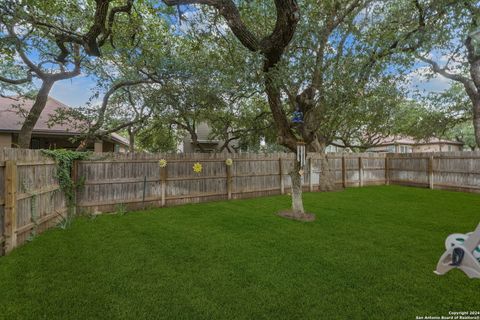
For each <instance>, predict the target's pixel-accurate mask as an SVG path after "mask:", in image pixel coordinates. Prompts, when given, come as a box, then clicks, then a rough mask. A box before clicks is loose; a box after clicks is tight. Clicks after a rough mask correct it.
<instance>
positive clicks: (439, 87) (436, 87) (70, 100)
mask: <svg viewBox="0 0 480 320" xmlns="http://www.w3.org/2000/svg"><path fill="white" fill-rule="evenodd" d="M418 70H421V69H418ZM409 80H410V82H411V83H410V89H412V90H413V89H415V88H416V87H417V86H418V88H419V89H420V90H426V91H427V92H438V91H443V90H445V89H447V88H448V87H449V86H450V83H451V82H450V81H449V80H447V79H446V78H443V77H442V76H437V77H434V78H433V79H431V80H428V81H427V80H426V79H425V78H424V77H423V76H422V74H421V73H420V71H414V72H412V73H411V74H410V76H409ZM94 88H95V81H94V79H92V78H90V77H86V76H84V75H81V76H78V77H76V78H73V79H70V80H64V81H59V82H57V83H55V85H54V87H53V88H52V91H51V93H50V96H52V97H53V98H55V99H57V100H59V101H61V102H63V103H65V104H67V105H69V106H71V107H78V106H82V105H84V104H85V103H86V102H87V101H88V99H89V98H90V97H91V96H92V95H93V89H94ZM100 99H101V97H100Z"/></svg>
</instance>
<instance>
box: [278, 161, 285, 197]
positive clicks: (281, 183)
mask: <svg viewBox="0 0 480 320" xmlns="http://www.w3.org/2000/svg"><path fill="white" fill-rule="evenodd" d="M278 168H279V169H278V172H279V174H280V194H284V193H285V185H284V184H283V166H282V158H279V159H278Z"/></svg>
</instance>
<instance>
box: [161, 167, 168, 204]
mask: <svg viewBox="0 0 480 320" xmlns="http://www.w3.org/2000/svg"><path fill="white" fill-rule="evenodd" d="M160 183H161V185H162V207H165V204H166V194H167V167H163V168H162V167H160Z"/></svg>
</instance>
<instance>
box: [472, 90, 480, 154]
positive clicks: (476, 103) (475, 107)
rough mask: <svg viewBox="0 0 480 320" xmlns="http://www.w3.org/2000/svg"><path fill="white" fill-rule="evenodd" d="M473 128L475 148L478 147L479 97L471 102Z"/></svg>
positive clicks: (479, 131) (479, 128) (479, 141)
mask: <svg viewBox="0 0 480 320" xmlns="http://www.w3.org/2000/svg"><path fill="white" fill-rule="evenodd" d="M473 128H474V129H475V141H476V142H477V148H480V97H478V99H476V100H475V101H474V102H473Z"/></svg>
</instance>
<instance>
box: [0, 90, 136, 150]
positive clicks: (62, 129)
mask: <svg viewBox="0 0 480 320" xmlns="http://www.w3.org/2000/svg"><path fill="white" fill-rule="evenodd" d="M33 103H34V101H33V100H31V99H24V98H20V99H18V98H15V97H0V132H2V131H3V132H18V131H20V129H21V127H22V123H23V121H24V118H23V116H22V114H21V113H19V108H18V107H20V108H21V109H24V110H30V109H31V108H32V106H33ZM62 108H70V107H69V106H67V105H66V104H63V103H62V102H60V101H58V100H56V99H54V98H52V97H48V100H47V104H46V105H45V108H44V109H43V111H42V113H41V114H40V118H39V119H38V121H37V123H36V124H35V128H34V129H33V133H37V134H39V133H43V134H65V135H78V134H80V133H81V132H80V131H79V129H78V128H76V127H75V126H74V125H72V124H69V123H57V124H53V125H50V126H49V124H48V120H49V119H50V117H51V116H52V115H54V114H55V112H56V110H59V109H62ZM110 138H111V140H113V141H115V142H118V143H120V144H123V145H125V146H128V145H129V141H128V139H126V138H124V137H122V136H121V135H119V134H116V133H112V134H111V135H110Z"/></svg>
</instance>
